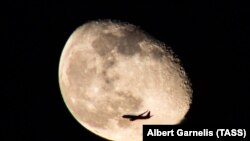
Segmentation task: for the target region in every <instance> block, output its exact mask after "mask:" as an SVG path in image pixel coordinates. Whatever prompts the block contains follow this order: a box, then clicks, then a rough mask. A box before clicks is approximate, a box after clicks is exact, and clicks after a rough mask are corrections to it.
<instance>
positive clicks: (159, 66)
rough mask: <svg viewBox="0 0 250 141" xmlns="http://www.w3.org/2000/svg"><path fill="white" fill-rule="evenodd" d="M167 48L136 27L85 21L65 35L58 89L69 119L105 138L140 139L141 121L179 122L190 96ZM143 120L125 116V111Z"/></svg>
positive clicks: (185, 81)
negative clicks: (148, 115)
mask: <svg viewBox="0 0 250 141" xmlns="http://www.w3.org/2000/svg"><path fill="white" fill-rule="evenodd" d="M179 62H180V61H179V59H178V58H176V57H174V55H173V52H172V51H171V48H170V47H167V46H166V45H164V44H163V43H161V42H159V41H157V40H156V39H154V38H152V37H151V36H149V35H148V34H145V32H143V31H142V30H141V29H139V28H138V27H136V26H134V25H131V24H127V23H126V24H125V23H117V22H115V23H114V22H111V21H97V22H88V23H86V24H84V25H82V26H80V27H79V28H77V29H76V30H75V31H74V32H73V33H72V35H71V36H70V38H69V39H68V41H67V43H66V45H65V47H64V49H63V52H62V55H61V58H60V65H59V83H60V89H61V93H62V96H63V99H64V102H65V103H66V105H67V107H68V109H69V111H70V112H71V113H72V115H73V116H74V117H75V119H76V120H77V121H78V122H79V123H80V124H81V125H83V126H84V127H85V128H87V129H88V130H90V131H91V132H93V133H95V134H97V135H99V136H101V137H104V138H106V139H109V140H117V141H128V140H131V141H139V140H142V125H143V124H171V125H172V124H179V123H180V122H181V120H183V119H184V117H185V115H186V113H187V112H188V110H189V108H190V104H191V101H192V89H191V85H190V82H189V80H188V77H187V76H186V74H185V72H184V69H183V68H182V67H181V65H180V63H179ZM146 110H149V111H151V115H153V116H152V117H151V118H149V119H144V120H135V121H129V120H128V119H126V118H122V116H123V115H125V114H134V115H137V114H141V113H143V112H145V111H146Z"/></svg>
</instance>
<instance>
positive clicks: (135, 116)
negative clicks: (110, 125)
mask: <svg viewBox="0 0 250 141" xmlns="http://www.w3.org/2000/svg"><path fill="white" fill-rule="evenodd" d="M147 112H148V113H147ZM145 113H147V115H146V116H143V115H144V114H145ZM122 117H123V118H129V120H130V121H134V120H137V119H149V118H151V117H152V115H150V111H148V110H147V111H146V112H144V113H142V114H140V115H123V116H122Z"/></svg>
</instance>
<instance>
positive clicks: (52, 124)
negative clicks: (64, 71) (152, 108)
mask: <svg viewBox="0 0 250 141" xmlns="http://www.w3.org/2000/svg"><path fill="white" fill-rule="evenodd" d="M83 2H84V1H83ZM1 7H2V8H1V11H0V12H1V23H3V24H4V26H2V28H3V29H1V33H3V36H2V39H3V43H4V44H3V45H2V46H1V60H2V61H1V62H2V63H3V65H2V66H3V67H2V70H3V71H4V73H3V74H2V78H1V80H2V86H3V89H1V95H3V96H4V98H3V99H2V101H3V103H4V112H2V113H3V116H4V119H5V120H4V121H3V122H4V123H3V126H1V128H4V129H3V130H2V131H4V132H3V138H4V140H9V139H10V138H12V137H15V138H17V139H18V140H32V141H35V140H41V141H44V140H48V139H49V140H50V139H56V140H67V139H70V140H76V139H81V140H86V139H88V140H98V139H99V140H101V138H98V137H96V136H95V135H93V134H92V133H90V132H88V131H87V130H85V129H84V128H83V127H82V126H81V125H80V124H79V123H78V122H77V121H76V120H75V119H74V118H73V116H71V114H70V113H69V111H68V110H67V108H66V106H65V104H64V102H63V99H62V97H61V93H60V89H59V84H58V65H59V59H60V55H61V51H62V49H63V47H64V44H65V42H66V41H67V39H68V37H69V36H70V34H71V33H72V32H73V31H74V29H75V28H76V27H78V26H79V25H81V24H83V23H85V22H87V21H90V20H97V19H113V20H119V21H124V22H129V23H132V24H135V25H138V26H140V27H141V29H143V30H145V31H146V32H148V33H149V34H151V35H152V36H154V37H155V38H157V39H159V40H160V41H163V42H165V43H166V44H168V45H170V46H172V48H173V50H174V52H175V53H176V55H178V57H179V58H180V59H181V61H182V64H183V66H184V68H185V70H186V72H187V74H188V75H189V77H190V80H191V82H192V84H193V87H192V88H193V91H194V93H193V104H192V106H191V110H190V112H189V113H188V114H187V120H186V122H185V123H186V124H190V126H192V125H194V124H216V125H217V124H231V125H234V124H249V119H250V115H249V111H250V110H249V109H248V108H247V107H250V106H249V94H250V90H249V89H250V86H249V84H250V83H249V80H250V75H249V72H250V59H249V56H250V49H249V45H250V44H249V37H250V36H249V35H250V34H249V30H250V26H249V25H250V19H249V11H248V10H247V6H245V5H244V4H242V3H239V2H232V1H228V2H226V3H218V2H207V3H205V2H203V3H202V2H200V3H191V2H185V3H177V2H163V1H162V2H156V1H152V2H145V1H141V2H125V1H116V2H110V3H106V4H105V3H103V2H102V3H100V2H84V3H74V2H70V1H69V2H68V3H51V2H49V1H48V2H26V3H25V2H19V3H16V2H9V3H6V4H5V5H1ZM2 31H3V32H2ZM166 112H167V111H166Z"/></svg>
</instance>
